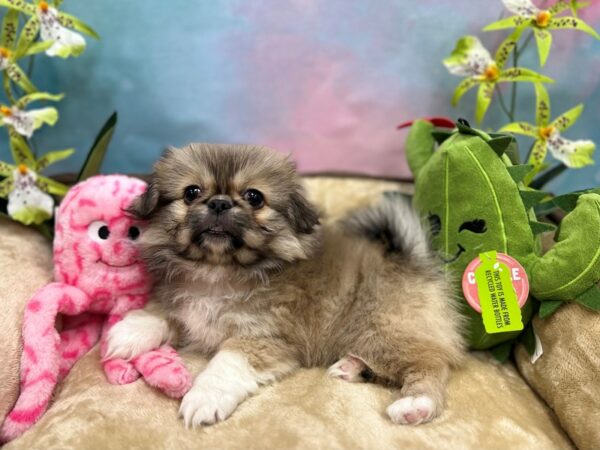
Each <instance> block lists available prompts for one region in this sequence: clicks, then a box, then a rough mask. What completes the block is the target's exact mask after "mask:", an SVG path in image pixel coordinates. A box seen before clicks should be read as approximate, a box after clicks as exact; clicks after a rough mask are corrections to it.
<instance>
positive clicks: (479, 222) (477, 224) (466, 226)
mask: <svg viewBox="0 0 600 450" xmlns="http://www.w3.org/2000/svg"><path fill="white" fill-rule="evenodd" d="M462 230H468V231H471V232H473V233H485V232H486V231H487V228H486V227H485V220H483V219H475V220H471V221H470V222H464V223H463V224H462V225H461V226H460V228H459V229H458V232H459V233H460V232H461V231H462Z"/></svg>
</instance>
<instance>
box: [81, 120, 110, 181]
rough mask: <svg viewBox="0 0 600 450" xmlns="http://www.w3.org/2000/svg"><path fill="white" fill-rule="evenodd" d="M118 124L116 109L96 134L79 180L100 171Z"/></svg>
mask: <svg viewBox="0 0 600 450" xmlns="http://www.w3.org/2000/svg"><path fill="white" fill-rule="evenodd" d="M116 125H117V113H116V111H115V112H114V113H112V115H111V116H110V117H109V118H108V120H107V121H106V123H105V124H104V126H103V127H102V129H101V130H100V133H98V136H96V140H95V141H94V144H93V145H92V148H91V149H90V151H89V152H88V155H87V158H86V160H85V163H84V164H83V167H82V168H81V171H80V172H79V175H78V176H77V181H78V182H79V181H83V180H85V179H87V178H89V177H91V176H93V175H96V174H98V173H99V172H100V167H101V166H102V161H103V159H104V155H105V154H106V150H107V149H108V145H109V144H110V140H111V139H112V136H113V133H114V131H115V126H116Z"/></svg>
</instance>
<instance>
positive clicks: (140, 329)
mask: <svg viewBox="0 0 600 450" xmlns="http://www.w3.org/2000/svg"><path fill="white" fill-rule="evenodd" d="M168 335H169V326H168V324H167V322H166V321H165V320H164V319H163V318H161V317H157V316H155V315H153V314H150V313H148V312H146V311H142V310H139V311H132V312H130V313H128V314H127V315H126V316H125V317H124V318H123V320H121V321H120V322H117V323H116V324H115V325H114V326H113V327H112V328H111V329H110V331H109V332H108V336H107V342H106V344H107V347H106V355H105V356H104V358H105V359H111V358H123V359H132V358H135V357H136V356H139V355H141V354H142V353H146V352H147V351H150V350H153V349H155V348H158V347H160V346H161V344H162V343H163V342H165V341H166V339H167V337H168Z"/></svg>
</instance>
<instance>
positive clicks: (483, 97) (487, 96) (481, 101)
mask: <svg viewBox="0 0 600 450" xmlns="http://www.w3.org/2000/svg"><path fill="white" fill-rule="evenodd" d="M494 88H495V84H494V83H489V82H484V83H481V85H480V86H479V90H478V91H477V104H476V106H475V120H476V121H477V123H481V121H482V120H483V117H484V116H485V113H486V111H487V110H488V108H489V106H490V102H491V101H492V97H493V96H494Z"/></svg>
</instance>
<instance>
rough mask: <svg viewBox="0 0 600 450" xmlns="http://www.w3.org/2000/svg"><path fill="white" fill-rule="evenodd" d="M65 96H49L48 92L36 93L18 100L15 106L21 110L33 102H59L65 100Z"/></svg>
mask: <svg viewBox="0 0 600 450" xmlns="http://www.w3.org/2000/svg"><path fill="white" fill-rule="evenodd" d="M64 96H65V94H49V93H48V92H34V93H33V94H29V95H25V96H23V97H21V98H20V99H19V100H17V102H16V104H15V106H16V107H17V108H19V109H24V108H25V107H26V106H27V105H29V104H30V103H31V102H37V101H40V100H47V101H51V102H58V101H60V100H62V99H63V98H64Z"/></svg>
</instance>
